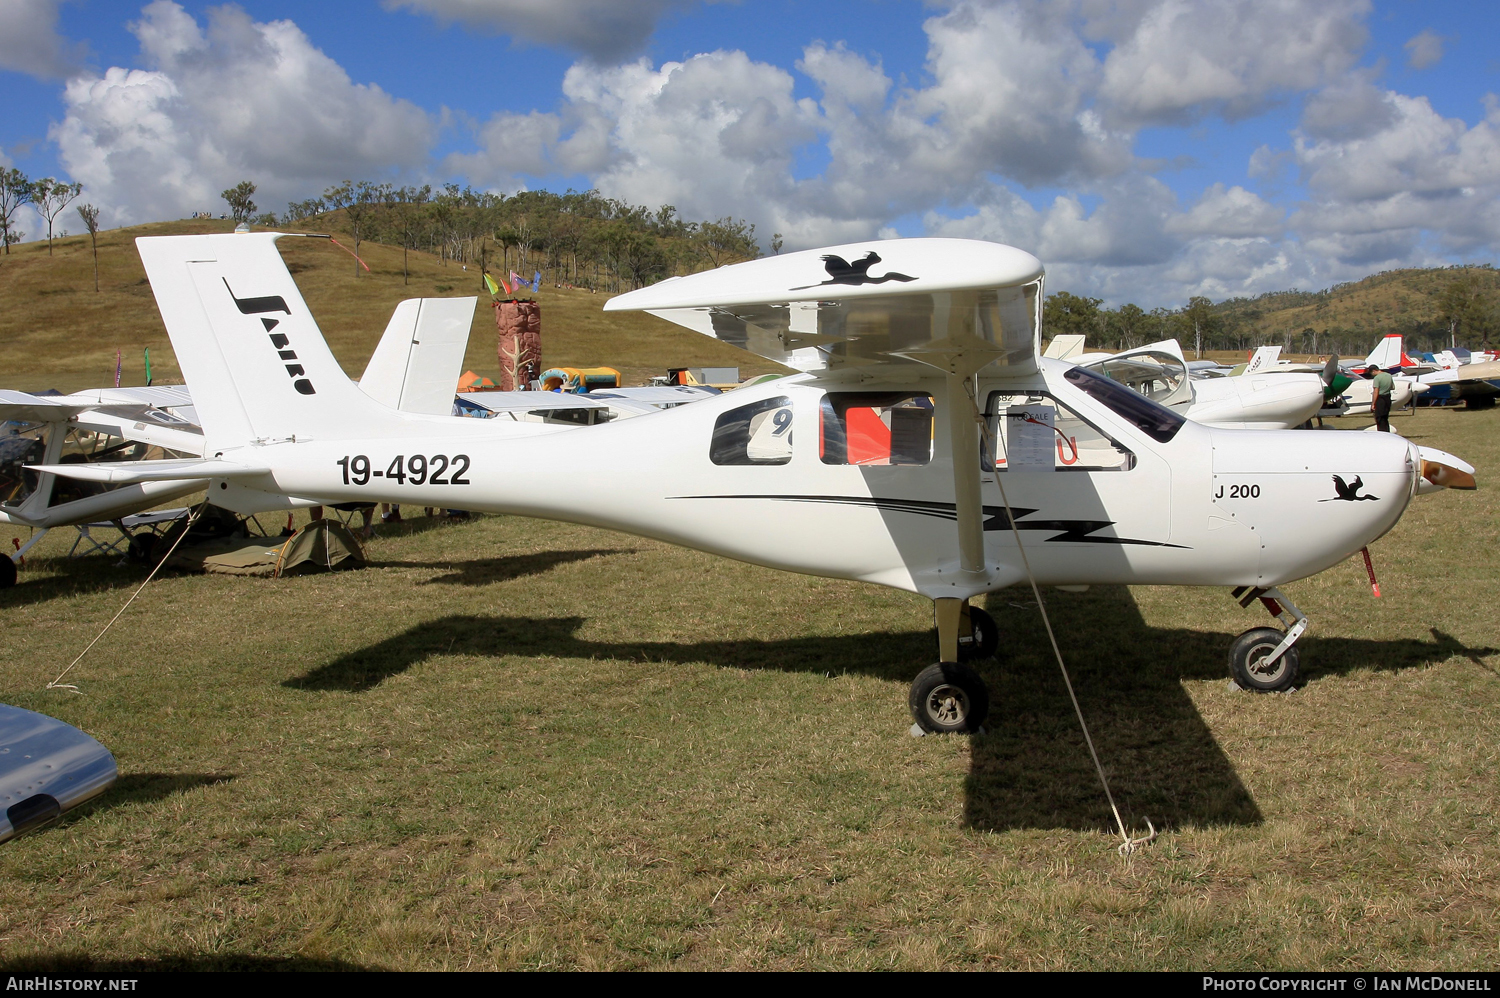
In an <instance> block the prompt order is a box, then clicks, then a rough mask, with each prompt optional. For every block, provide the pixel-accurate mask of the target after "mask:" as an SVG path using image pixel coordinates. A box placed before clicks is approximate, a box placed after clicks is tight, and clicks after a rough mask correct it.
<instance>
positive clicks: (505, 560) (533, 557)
mask: <svg viewBox="0 0 1500 998" xmlns="http://www.w3.org/2000/svg"><path fill="white" fill-rule="evenodd" d="M630 553H632V552H630V551H629V550H626V549H615V548H589V549H584V550H578V551H539V552H537V553H536V554H516V555H507V556H505V557H502V558H476V559H474V560H473V561H466V562H463V563H461V564H458V565H454V566H450V567H451V568H452V569H453V570H452V571H451V572H449V573H448V574H447V575H439V576H438V577H436V578H433V579H428V580H427V581H425V582H423V583H421V584H422V585H424V586H435V585H447V586H487V585H490V584H491V583H494V582H509V581H510V580H511V579H520V578H524V577H525V576H528V575H541V574H542V573H543V572H550V571H551V570H552V569H554V568H556V567H557V566H559V565H567V564H570V563H572V562H575V561H587V560H588V559H590V558H599V557H603V556H604V555H610V554H630ZM370 565H371V567H372V568H423V569H428V570H431V569H432V568H433V563H432V562H429V561H422V562H418V561H373V562H371V563H370Z"/></svg>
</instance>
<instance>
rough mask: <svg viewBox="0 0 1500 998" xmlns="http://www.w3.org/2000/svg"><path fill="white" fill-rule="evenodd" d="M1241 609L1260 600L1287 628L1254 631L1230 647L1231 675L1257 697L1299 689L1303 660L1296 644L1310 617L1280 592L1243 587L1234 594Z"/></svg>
mask: <svg viewBox="0 0 1500 998" xmlns="http://www.w3.org/2000/svg"><path fill="white" fill-rule="evenodd" d="M1234 598H1235V599H1236V600H1238V601H1239V604H1240V606H1244V607H1248V606H1249V605H1250V604H1251V603H1253V602H1255V601H1256V600H1260V601H1261V603H1262V604H1263V605H1264V606H1265V608H1266V609H1267V610H1268V611H1270V613H1271V616H1273V617H1275V618H1276V619H1277V620H1280V621H1281V622H1282V624H1284V625H1285V626H1286V632H1285V633H1283V632H1281V631H1278V630H1277V629H1276V628H1274V627H1252V628H1250V630H1248V631H1246V632H1245V633H1243V634H1241V635H1240V636H1239V637H1237V638H1235V639H1234V641H1233V642H1231V643H1230V645H1229V675H1230V678H1232V679H1233V680H1234V682H1235V683H1236V684H1237V685H1239V687H1240V688H1241V689H1246V690H1254V691H1256V692H1257V693H1280V692H1284V691H1286V690H1290V689H1292V688H1293V687H1295V686H1296V685H1297V680H1298V679H1299V678H1300V677H1301V656H1300V655H1298V653H1297V647H1296V642H1297V639H1298V638H1300V637H1302V633H1303V632H1304V631H1306V630H1307V615H1306V614H1304V613H1303V612H1302V611H1301V610H1299V609H1297V605H1296V604H1295V603H1293V602H1292V601H1291V600H1289V599H1287V598H1286V596H1285V595H1283V594H1282V592H1281V590H1279V589H1274V588H1273V589H1259V588H1255V587H1252V586H1241V587H1239V588H1238V589H1236V590H1234Z"/></svg>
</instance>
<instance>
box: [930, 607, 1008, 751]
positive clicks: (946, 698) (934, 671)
mask: <svg viewBox="0 0 1500 998" xmlns="http://www.w3.org/2000/svg"><path fill="white" fill-rule="evenodd" d="M933 616H934V617H935V618H936V619H937V629H938V657H939V658H940V659H942V661H940V662H939V663H938V664H937V665H929V666H928V667H927V668H925V669H923V670H922V672H921V674H920V675H918V676H917V678H916V679H915V680H914V681H913V682H912V684H911V694H910V695H909V696H908V698H907V705H908V706H909V707H911V716H912V718H913V719H914V720H915V721H916V722H917V728H920V729H921V730H922V731H923V732H930V733H932V734H941V733H944V732H952V731H978V730H979V726H980V725H981V724H983V723H984V719H985V717H986V716H987V715H988V714H989V712H990V691H989V687H987V686H985V684H984V680H983V679H981V678H979V673H977V672H975V671H974V669H973V667H972V666H970V665H968V664H967V663H968V662H971V661H976V660H978V659H982V658H989V657H990V656H992V655H994V654H995V650H996V649H997V648H998V647H999V646H1000V629H999V628H998V627H997V626H996V625H995V619H994V618H993V617H991V616H990V615H989V614H988V613H985V612H984V611H983V610H981V609H979V608H978V607H971V606H969V602H968V600H961V599H948V598H946V597H945V598H942V599H936V600H933ZM913 733H914V734H916V733H919V732H917V731H916V730H915V729H913Z"/></svg>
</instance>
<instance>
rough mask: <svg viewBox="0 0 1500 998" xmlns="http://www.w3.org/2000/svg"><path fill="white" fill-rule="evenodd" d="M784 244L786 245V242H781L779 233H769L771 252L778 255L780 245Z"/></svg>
mask: <svg viewBox="0 0 1500 998" xmlns="http://www.w3.org/2000/svg"><path fill="white" fill-rule="evenodd" d="M784 245H786V244H785V243H784V242H782V239H781V233H779V232H773V233H771V252H772V253H775V254H777V255H780V253H781V247H782V246H784Z"/></svg>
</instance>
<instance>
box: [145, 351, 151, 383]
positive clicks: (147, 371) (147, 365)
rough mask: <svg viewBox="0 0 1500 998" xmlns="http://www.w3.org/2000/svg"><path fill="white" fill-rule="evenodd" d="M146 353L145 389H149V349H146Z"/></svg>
mask: <svg viewBox="0 0 1500 998" xmlns="http://www.w3.org/2000/svg"><path fill="white" fill-rule="evenodd" d="M145 353H146V387H147V388H150V387H151V348H150V347H147V348H146V350H145Z"/></svg>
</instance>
